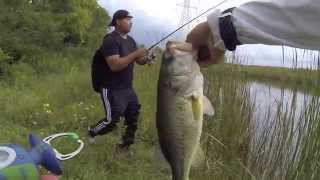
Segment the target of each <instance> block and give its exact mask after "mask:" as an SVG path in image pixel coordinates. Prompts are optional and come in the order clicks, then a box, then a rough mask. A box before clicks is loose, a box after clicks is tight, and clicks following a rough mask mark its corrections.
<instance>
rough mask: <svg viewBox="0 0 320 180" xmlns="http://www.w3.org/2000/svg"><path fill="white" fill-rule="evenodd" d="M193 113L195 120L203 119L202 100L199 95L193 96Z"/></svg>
mask: <svg viewBox="0 0 320 180" xmlns="http://www.w3.org/2000/svg"><path fill="white" fill-rule="evenodd" d="M191 99H192V111H193V117H194V119H195V120H200V119H202V112H201V103H202V102H201V98H200V96H198V95H195V94H193V95H192V98H191Z"/></svg>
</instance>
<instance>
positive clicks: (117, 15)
mask: <svg viewBox="0 0 320 180" xmlns="http://www.w3.org/2000/svg"><path fill="white" fill-rule="evenodd" d="M127 17H128V18H133V16H131V15H130V13H129V12H128V11H127V10H123V9H121V10H118V11H116V12H115V13H114V14H113V17H112V21H111V23H110V24H109V26H115V25H116V22H117V20H119V19H124V18H127Z"/></svg>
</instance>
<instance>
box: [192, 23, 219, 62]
mask: <svg viewBox="0 0 320 180" xmlns="http://www.w3.org/2000/svg"><path fill="white" fill-rule="evenodd" d="M186 42H188V43H191V44H192V46H193V48H195V49H197V50H198V62H199V64H200V66H209V65H211V64H217V63H219V62H220V61H221V60H222V59H223V58H224V52H225V51H223V50H220V49H218V48H216V47H214V43H215V40H214V37H213V35H212V33H211V30H210V27H209V24H208V23H207V22H203V23H200V24H198V25H197V26H196V27H195V28H193V29H192V30H191V32H190V33H189V34H188V35H187V39H186Z"/></svg>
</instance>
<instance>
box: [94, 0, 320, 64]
mask: <svg viewBox="0 0 320 180" xmlns="http://www.w3.org/2000/svg"><path fill="white" fill-rule="evenodd" d="M222 1H223V0H191V6H192V7H197V8H196V9H195V8H192V9H191V16H192V17H195V16H196V15H197V14H200V13H202V12H204V11H206V10H207V9H209V8H211V7H213V6H215V5H216V4H218V3H220V2H222ZM249 1H251V0H229V1H228V2H226V3H225V4H223V5H222V6H219V9H221V10H224V9H227V8H230V7H234V6H239V5H241V4H243V3H246V2H249ZM264 1H266V0H264ZM98 2H99V4H100V5H101V6H102V7H104V8H105V9H106V10H107V11H108V12H109V14H110V16H112V14H113V13H114V12H115V11H116V10H118V9H126V10H128V11H129V12H130V13H131V14H132V15H133V16H134V18H133V29H132V32H131V35H132V36H133V37H134V38H135V39H136V41H137V42H138V43H139V44H144V45H146V46H147V47H148V46H150V45H152V44H153V43H155V42H157V41H158V40H160V39H161V38H162V37H164V36H165V35H167V34H169V33H170V32H172V31H174V30H175V29H176V28H178V27H179V23H181V20H180V19H181V14H182V7H181V5H182V3H183V0H157V1H155V0H99V1H98ZM205 19H206V15H205V16H203V17H202V18H200V19H198V20H197V21H196V22H195V23H194V24H196V23H199V22H201V21H205ZM182 32H183V31H181V32H180V33H182ZM177 36H179V33H177V35H176V36H172V37H170V38H169V39H174V38H178V37H177ZM184 37H185V36H183V35H182V36H181V35H180V36H179V38H180V39H181V38H184ZM164 43H165V42H164ZM292 52H293V49H292V48H285V53H284V54H285V61H283V60H282V57H283V53H282V48H281V47H274V46H264V45H245V46H241V47H240V48H237V53H238V54H240V55H241V56H243V57H245V58H243V59H245V62H243V63H246V64H254V65H266V66H286V67H291V66H292V65H293V64H294V65H296V64H297V65H298V66H299V67H300V66H301V67H302V66H303V67H310V66H314V64H315V62H313V60H311V56H307V55H306V54H308V53H303V52H302V51H299V53H298V55H300V56H299V59H300V60H299V62H298V63H295V62H293V61H292V56H293V53H292ZM310 54H311V53H310Z"/></svg>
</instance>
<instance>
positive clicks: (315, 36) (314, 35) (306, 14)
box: [187, 0, 320, 66]
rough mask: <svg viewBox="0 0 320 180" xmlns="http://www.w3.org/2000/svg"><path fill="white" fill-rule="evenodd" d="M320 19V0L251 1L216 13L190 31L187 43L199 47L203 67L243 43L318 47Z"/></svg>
mask: <svg viewBox="0 0 320 180" xmlns="http://www.w3.org/2000/svg"><path fill="white" fill-rule="evenodd" d="M319 18H320V1H319V0H294V1H292V0H277V1H271V0H270V1H267V2H266V1H259V2H258V1H257V2H248V3H246V4H243V5H241V6H240V7H237V8H232V9H229V10H227V11H224V12H222V13H221V12H220V11H219V10H217V11H215V12H213V13H212V14H210V15H209V16H208V18H207V22H204V23H201V24H199V25H197V26H196V27H195V28H194V29H193V30H192V31H191V32H190V33H189V34H188V36H187V42H190V43H192V44H193V46H194V47H195V48H198V49H199V50H200V55H199V56H200V58H199V59H200V61H199V62H200V64H201V65H203V66H207V65H210V64H214V63H217V62H218V61H219V59H220V58H222V56H223V54H224V52H225V50H226V49H227V50H230V51H233V50H235V49H236V47H237V46H239V45H241V44H267V45H286V46H291V47H297V48H303V49H311V50H319V49H320V31H319V30H320V23H319V22H320V21H319ZM209 37H210V39H211V40H210V41H208V38H209ZM208 46H209V47H210V48H208ZM208 49H210V51H208Z"/></svg>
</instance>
